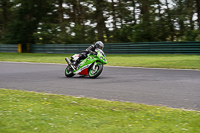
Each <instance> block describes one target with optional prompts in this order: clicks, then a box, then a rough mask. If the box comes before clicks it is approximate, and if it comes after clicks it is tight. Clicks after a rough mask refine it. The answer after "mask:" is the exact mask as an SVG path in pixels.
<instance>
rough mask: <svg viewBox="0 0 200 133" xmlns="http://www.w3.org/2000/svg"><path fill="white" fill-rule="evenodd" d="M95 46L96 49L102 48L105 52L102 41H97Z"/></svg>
mask: <svg viewBox="0 0 200 133" xmlns="http://www.w3.org/2000/svg"><path fill="white" fill-rule="evenodd" d="M95 46H96V48H100V49H102V50H103V48H104V44H103V42H102V41H97V42H96V43H95Z"/></svg>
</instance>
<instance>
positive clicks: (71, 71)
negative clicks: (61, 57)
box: [65, 65, 75, 77]
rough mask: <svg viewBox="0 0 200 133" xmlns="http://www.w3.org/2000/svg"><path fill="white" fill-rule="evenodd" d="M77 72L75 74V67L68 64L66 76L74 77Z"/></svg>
mask: <svg viewBox="0 0 200 133" xmlns="http://www.w3.org/2000/svg"><path fill="white" fill-rule="evenodd" d="M74 75H75V74H73V69H72V68H71V67H70V66H69V65H68V66H67V67H66V69H65V76H66V77H73V76H74Z"/></svg>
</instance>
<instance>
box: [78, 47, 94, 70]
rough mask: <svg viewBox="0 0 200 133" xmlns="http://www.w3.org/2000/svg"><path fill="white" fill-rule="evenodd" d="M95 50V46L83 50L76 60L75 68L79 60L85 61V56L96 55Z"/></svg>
mask: <svg viewBox="0 0 200 133" xmlns="http://www.w3.org/2000/svg"><path fill="white" fill-rule="evenodd" d="M96 48H97V45H91V46H89V47H88V48H87V49H86V50H83V51H82V53H81V54H79V58H78V59H77V60H76V63H75V66H76V67H77V66H78V64H79V63H80V61H81V60H83V59H85V58H86V57H87V54H89V53H90V54H93V55H96V54H97V53H96V52H95V49H96Z"/></svg>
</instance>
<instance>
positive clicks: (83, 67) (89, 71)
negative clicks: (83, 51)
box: [65, 48, 107, 78]
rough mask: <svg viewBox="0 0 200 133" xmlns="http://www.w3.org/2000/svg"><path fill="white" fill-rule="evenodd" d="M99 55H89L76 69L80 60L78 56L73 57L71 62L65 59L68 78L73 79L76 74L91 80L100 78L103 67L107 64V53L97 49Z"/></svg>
mask: <svg viewBox="0 0 200 133" xmlns="http://www.w3.org/2000/svg"><path fill="white" fill-rule="evenodd" d="M95 51H96V52H97V55H92V54H88V55H87V58H85V59H84V60H82V61H81V62H80V64H79V65H78V66H77V68H76V67H75V62H76V60H77V59H78V58H79V55H78V54H75V55H73V56H71V59H70V60H69V59H68V58H67V57H66V58H65V60H66V62H67V63H68V65H67V67H66V69H65V76H66V77H73V76H74V75H76V74H79V75H84V76H89V77H90V78H96V77H98V76H99V75H100V74H101V72H102V70H103V65H104V64H107V60H106V56H105V53H104V52H103V51H102V50H101V49H98V48H97V49H95Z"/></svg>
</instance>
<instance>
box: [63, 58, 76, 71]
mask: <svg viewBox="0 0 200 133" xmlns="http://www.w3.org/2000/svg"><path fill="white" fill-rule="evenodd" d="M65 60H66V62H67V63H68V64H69V65H70V67H71V68H72V69H73V70H75V68H74V66H73V65H72V63H71V61H70V60H69V59H68V58H67V57H66V58H65Z"/></svg>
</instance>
